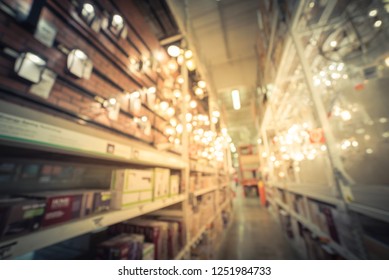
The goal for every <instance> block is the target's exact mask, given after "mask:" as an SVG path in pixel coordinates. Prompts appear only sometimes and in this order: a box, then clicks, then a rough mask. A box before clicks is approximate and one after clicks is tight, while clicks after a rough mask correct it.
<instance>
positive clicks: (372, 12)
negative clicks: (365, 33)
mask: <svg viewBox="0 0 389 280" xmlns="http://www.w3.org/2000/svg"><path fill="white" fill-rule="evenodd" d="M377 14H378V11H377V9H374V10H371V11H370V12H369V17H375V16H376V15H377Z"/></svg>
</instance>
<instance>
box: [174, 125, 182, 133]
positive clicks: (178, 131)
mask: <svg viewBox="0 0 389 280" xmlns="http://www.w3.org/2000/svg"><path fill="white" fill-rule="evenodd" d="M176 131H177V133H179V134H181V133H182V132H183V131H184V128H183V126H182V124H178V125H177V126H176Z"/></svg>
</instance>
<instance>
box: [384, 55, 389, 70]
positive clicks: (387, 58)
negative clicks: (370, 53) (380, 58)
mask: <svg viewBox="0 0 389 280" xmlns="http://www.w3.org/2000/svg"><path fill="white" fill-rule="evenodd" d="M385 64H386V66H387V67H389V56H387V57H386V58H385Z"/></svg>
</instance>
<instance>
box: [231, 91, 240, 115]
mask: <svg viewBox="0 0 389 280" xmlns="http://www.w3.org/2000/svg"><path fill="white" fill-rule="evenodd" d="M231 94H232V106H233V107H234V110H239V109H240V96H239V90H237V89H234V90H233V91H232V92H231Z"/></svg>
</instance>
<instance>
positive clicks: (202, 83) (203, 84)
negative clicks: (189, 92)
mask: <svg viewBox="0 0 389 280" xmlns="http://www.w3.org/2000/svg"><path fill="white" fill-rule="evenodd" d="M197 85H198V86H199V87H200V88H205V87H206V86H207V83H206V82H205V81H198V83H197Z"/></svg>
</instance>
